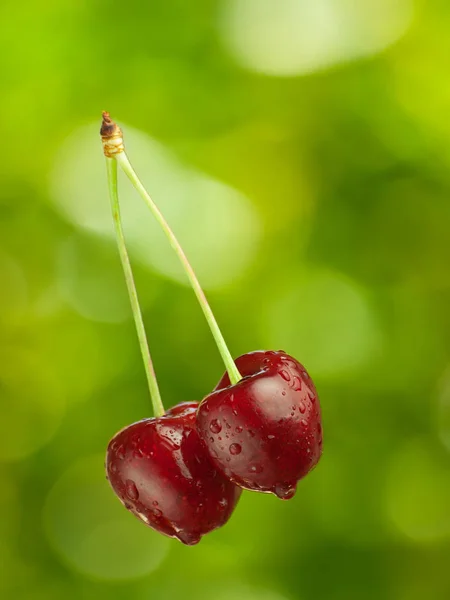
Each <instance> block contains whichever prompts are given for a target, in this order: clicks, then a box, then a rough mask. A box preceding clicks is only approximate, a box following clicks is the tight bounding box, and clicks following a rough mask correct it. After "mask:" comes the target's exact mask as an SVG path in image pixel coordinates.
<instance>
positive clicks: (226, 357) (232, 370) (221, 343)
mask: <svg viewBox="0 0 450 600" xmlns="http://www.w3.org/2000/svg"><path fill="white" fill-rule="evenodd" d="M115 158H116V160H117V162H118V163H119V165H120V166H121V167H122V170H123V171H124V173H125V174H126V175H127V177H128V178H129V179H130V181H131V183H132V184H133V186H134V187H135V188H136V190H137V191H138V192H139V194H140V195H141V196H142V198H143V200H144V202H145V203H146V204H147V206H148V207H149V208H150V210H151V212H152V213H153V216H154V217H155V219H156V220H157V221H158V223H159V224H160V226H161V228H162V230H163V231H164V233H165V235H166V237H167V238H168V240H169V242H170V245H171V246H172V248H173V249H174V250H175V252H176V254H177V256H178V258H179V259H180V261H181V264H182V265H183V269H184V271H185V272H186V275H187V277H188V279H189V281H190V283H191V285H192V288H193V290H194V292H195V295H196V296H197V300H198V301H199V303H200V306H201V308H202V311H203V314H204V315H205V317H206V320H207V322H208V325H209V327H210V329H211V333H212V334H213V337H214V339H215V341H216V344H217V347H218V349H219V352H220V355H221V356H222V360H223V362H224V363H225V367H226V369H227V372H228V376H229V378H230V381H231V383H232V384H235V383H237V382H238V381H240V379H241V378H242V377H241V374H240V373H239V371H238V368H237V367H236V365H235V363H234V360H233V357H232V356H231V354H230V351H229V350H228V347H227V345H226V343H225V340H224V337H223V335H222V332H221V331H220V329H219V326H218V324H217V321H216V319H215V317H214V315H213V312H212V310H211V307H210V306H209V304H208V300H207V299H206V296H205V294H204V292H203V290H202V288H201V286H200V283H199V281H198V279H197V276H196V275H195V273H194V270H193V268H192V267H191V265H190V263H189V261H188V259H187V257H186V254H185V253H184V251H183V249H182V247H181V245H180V243H179V242H178V240H177V238H176V237H175V234H174V233H173V231H172V230H171V229H170V227H169V225H168V223H167V221H166V220H165V219H164V217H163V215H162V213H161V211H160V210H159V208H158V207H157V206H156V204H155V203H154V202H153V200H152V199H151V198H150V196H149V194H148V193H147V191H146V189H145V188H144V186H143V185H142V183H141V181H140V180H139V178H138V176H137V175H136V173H135V171H134V169H133V167H132V166H131V163H130V161H129V160H128V157H127V155H126V153H125V152H120V153H118V154H116V156H115Z"/></svg>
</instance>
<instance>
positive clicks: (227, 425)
mask: <svg viewBox="0 0 450 600" xmlns="http://www.w3.org/2000/svg"><path fill="white" fill-rule="evenodd" d="M225 425H226V428H227V429H231V425H230V424H229V423H228V421H225Z"/></svg>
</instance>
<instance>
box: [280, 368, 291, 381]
mask: <svg viewBox="0 0 450 600" xmlns="http://www.w3.org/2000/svg"><path fill="white" fill-rule="evenodd" d="M280 375H281V377H282V378H283V379H284V380H285V381H290V380H291V376H290V375H289V373H288V372H287V371H285V370H284V369H282V370H281V371H280Z"/></svg>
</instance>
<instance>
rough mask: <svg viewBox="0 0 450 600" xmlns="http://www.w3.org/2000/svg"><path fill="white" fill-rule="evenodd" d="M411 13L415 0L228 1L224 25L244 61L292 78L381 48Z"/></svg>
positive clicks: (226, 35)
mask: <svg viewBox="0 0 450 600" xmlns="http://www.w3.org/2000/svg"><path fill="white" fill-rule="evenodd" d="M412 13H413V5H412V2H411V0H359V1H357V2H355V0H277V1H276V2H274V1H273V0H223V2H222V10H221V12H220V21H219V26H220V31H221V35H222V39H223V42H224V44H225V46H226V47H227V48H228V49H229V50H230V52H231V53H232V54H233V55H234V56H235V57H236V59H237V60H238V61H239V62H240V63H241V64H242V65H243V66H245V67H246V68H248V69H250V70H253V71H257V72H260V73H264V74H266V75H272V76H280V77H292V76H296V75H304V74H306V73H311V72H314V71H317V70H320V69H323V68H326V67H330V66H333V65H336V64H340V63H342V62H347V61H349V60H353V59H357V58H360V57H364V56H370V55H373V54H376V53H378V52H381V51H382V50H384V49H385V48H387V47H388V46H390V45H391V44H393V43H394V42H396V41H397V40H398V39H399V38H400V37H401V36H402V35H403V34H404V33H405V31H406V30H407V28H408V26H409V25H410V22H411V19H412Z"/></svg>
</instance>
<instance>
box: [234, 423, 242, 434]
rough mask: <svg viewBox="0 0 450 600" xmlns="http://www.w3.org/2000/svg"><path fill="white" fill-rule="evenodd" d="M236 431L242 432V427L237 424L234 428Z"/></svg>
mask: <svg viewBox="0 0 450 600" xmlns="http://www.w3.org/2000/svg"><path fill="white" fill-rule="evenodd" d="M235 431H236V433H242V427H241V426H240V425H238V426H237V427H236V429H235Z"/></svg>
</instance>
